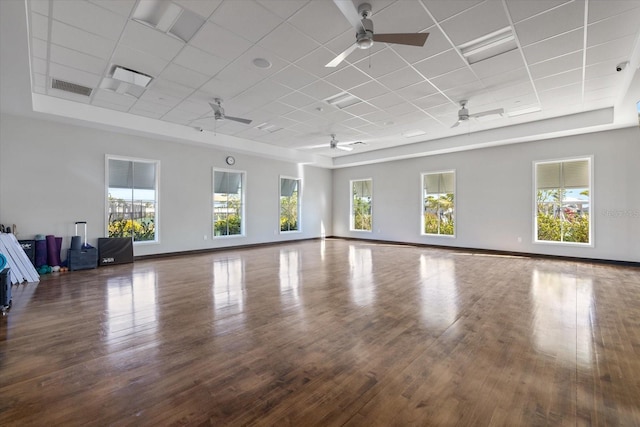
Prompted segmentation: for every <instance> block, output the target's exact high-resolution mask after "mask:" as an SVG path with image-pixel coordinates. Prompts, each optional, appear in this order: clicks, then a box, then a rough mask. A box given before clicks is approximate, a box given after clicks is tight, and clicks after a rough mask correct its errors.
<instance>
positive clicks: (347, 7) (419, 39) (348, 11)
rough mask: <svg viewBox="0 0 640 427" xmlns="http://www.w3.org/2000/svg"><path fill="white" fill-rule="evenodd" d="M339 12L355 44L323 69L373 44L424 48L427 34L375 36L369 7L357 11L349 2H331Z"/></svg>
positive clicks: (367, 5) (336, 64) (366, 4)
mask: <svg viewBox="0 0 640 427" xmlns="http://www.w3.org/2000/svg"><path fill="white" fill-rule="evenodd" d="M333 2H334V3H335V4H336V6H338V9H340V12H342V14H343V15H344V16H345V18H347V20H348V21H349V22H350V23H351V25H352V26H353V28H355V29H356V42H355V43H354V44H352V45H351V46H349V47H348V48H347V50H345V51H344V52H342V53H341V54H340V55H338V56H336V57H335V59H333V60H332V61H331V62H329V63H328V64H327V65H325V67H337V66H338V65H339V64H340V63H341V62H342V61H344V60H345V58H346V57H347V56H349V55H350V54H351V52H353V51H354V50H356V49H369V48H370V47H371V46H372V45H373V42H374V41H376V42H384V43H394V44H404V45H409V46H424V44H425V42H426V41H427V37H428V36H429V33H394V34H375V33H374V32H373V21H371V20H370V19H369V17H370V16H371V5H370V4H369V3H362V4H361V5H360V6H358V9H357V10H356V8H355V7H354V5H353V3H352V2H351V0H333Z"/></svg>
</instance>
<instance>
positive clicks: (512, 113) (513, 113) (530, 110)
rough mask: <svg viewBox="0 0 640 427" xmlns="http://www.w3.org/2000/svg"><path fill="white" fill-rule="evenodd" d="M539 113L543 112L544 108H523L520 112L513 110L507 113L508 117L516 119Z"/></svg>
mask: <svg viewBox="0 0 640 427" xmlns="http://www.w3.org/2000/svg"><path fill="white" fill-rule="evenodd" d="M538 111H542V108H540V107H539V106H535V107H529V108H521V109H520V110H512V111H508V112H507V116H509V117H516V116H521V115H523V114H530V113H537V112H538Z"/></svg>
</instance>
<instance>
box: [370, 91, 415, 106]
mask: <svg viewBox="0 0 640 427" xmlns="http://www.w3.org/2000/svg"><path fill="white" fill-rule="evenodd" d="M368 102H369V103H370V104H371V105H373V106H375V107H378V108H380V109H383V110H384V109H385V108H387V107H391V106H393V105H397V104H400V103H403V102H406V101H405V100H404V98H402V97H401V96H399V95H396V94H395V93H393V92H389V93H385V94H384V95H380V96H378V97H375V98H371V99H369V100H368Z"/></svg>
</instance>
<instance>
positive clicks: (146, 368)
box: [0, 239, 640, 426]
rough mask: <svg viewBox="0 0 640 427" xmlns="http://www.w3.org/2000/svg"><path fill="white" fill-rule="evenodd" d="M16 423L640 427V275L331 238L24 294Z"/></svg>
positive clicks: (8, 414) (19, 302) (70, 277)
mask: <svg viewBox="0 0 640 427" xmlns="http://www.w3.org/2000/svg"><path fill="white" fill-rule="evenodd" d="M13 294H14V306H13V307H12V309H11V310H10V312H9V314H8V315H7V316H5V317H3V318H1V319H0V425H20V426H22V425H79V424H88V425H154V426H155V425H295V426H301V425H304V426H313V425H317V426H342V425H352V426H359V425H368V426H369V425H371V426H376V425H380V426H392V425H416V424H417V425H492V426H513V425H593V426H598V425H639V424H640V405H639V404H638V402H640V275H639V274H638V270H637V269H635V268H632V267H617V266H610V265H601V264H589V263H576V262H573V261H563V260H549V259H534V258H523V257H517V256H499V255H490V254H484V253H474V252H472V251H465V250H458V251H453V250H438V249H432V248H422V247H413V246H410V245H386V244H376V243H368V242H358V241H347V240H340V239H327V240H326V241H305V242H296V243H291V244H286V245H273V246H263V247H256V248H250V249H230V250H228V251H221V252H214V253H209V254H198V255H193V256H182V257H180V256H178V257H170V258H164V259H157V260H145V261H138V262H136V263H135V264H128V265H120V266H111V267H105V268H99V269H96V270H86V271H78V272H73V273H66V274H56V275H49V276H46V277H43V279H42V281H41V282H40V283H39V284H37V285H35V284H25V285H19V286H14V287H13Z"/></svg>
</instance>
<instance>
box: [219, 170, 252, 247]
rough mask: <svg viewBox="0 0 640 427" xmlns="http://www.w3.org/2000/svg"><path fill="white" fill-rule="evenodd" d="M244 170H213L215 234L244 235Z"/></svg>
mask: <svg viewBox="0 0 640 427" xmlns="http://www.w3.org/2000/svg"><path fill="white" fill-rule="evenodd" d="M244 175H245V174H244V172H232V171H224V170H214V171H213V236H214V237H218V236H242V235H244Z"/></svg>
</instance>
